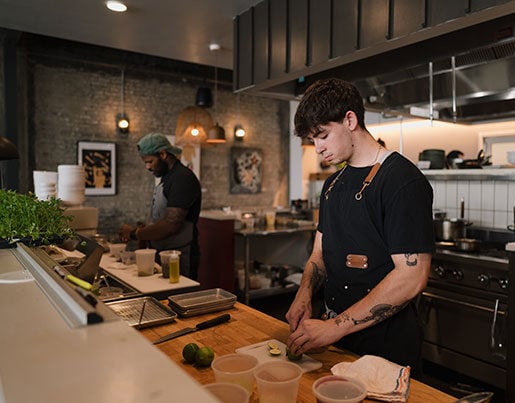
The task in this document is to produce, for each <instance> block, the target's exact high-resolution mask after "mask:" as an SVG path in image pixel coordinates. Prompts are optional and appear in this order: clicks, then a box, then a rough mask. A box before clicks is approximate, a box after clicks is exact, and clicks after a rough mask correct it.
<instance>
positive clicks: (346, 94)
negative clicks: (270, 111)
mask: <svg viewBox="0 0 515 403" xmlns="http://www.w3.org/2000/svg"><path fill="white" fill-rule="evenodd" d="M348 111H353V112H354V113H355V114H356V116H357V118H358V124H359V126H360V127H361V128H363V129H365V128H366V127H365V107H364V106H363V98H361V94H360V93H359V91H358V89H357V88H356V87H355V86H354V85H352V84H351V83H349V82H347V81H344V80H340V79H337V78H328V79H325V80H319V81H316V82H314V83H313V84H311V85H310V86H309V87H308V89H307V90H306V92H305V93H304V96H303V97H302V100H301V101H300V104H299V107H298V108H297V113H296V114H295V134H296V135H297V136H299V137H301V138H305V137H307V136H308V135H309V134H310V133H313V134H315V135H317V134H318V133H320V132H321V129H320V126H322V125H326V124H328V123H329V122H338V123H341V122H342V121H343V118H344V117H345V114H346V113H347V112H348Z"/></svg>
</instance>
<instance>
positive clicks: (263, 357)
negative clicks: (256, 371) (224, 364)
mask: <svg viewBox="0 0 515 403" xmlns="http://www.w3.org/2000/svg"><path fill="white" fill-rule="evenodd" d="M268 343H274V344H276V345H277V346H278V347H279V350H281V351H282V354H281V355H278V356H274V355H271V354H270V348H269V347H268ZM236 352H237V353H243V354H250V355H253V356H254V357H256V358H257V359H258V361H259V363H260V364H262V363H264V362H268V361H274V360H279V361H281V360H282V361H289V360H288V357H286V344H284V343H281V342H280V341H278V340H275V339H270V340H266V341H261V342H259V343H256V344H251V345H250V346H245V347H240V348H237V349H236ZM290 362H294V363H295V364H297V365H299V366H300V367H301V368H302V372H309V371H314V370H316V369H319V368H321V367H322V363H321V362H320V361H317V360H315V359H313V358H311V357H310V356H308V355H306V354H303V355H302V358H301V359H300V360H299V361H290Z"/></svg>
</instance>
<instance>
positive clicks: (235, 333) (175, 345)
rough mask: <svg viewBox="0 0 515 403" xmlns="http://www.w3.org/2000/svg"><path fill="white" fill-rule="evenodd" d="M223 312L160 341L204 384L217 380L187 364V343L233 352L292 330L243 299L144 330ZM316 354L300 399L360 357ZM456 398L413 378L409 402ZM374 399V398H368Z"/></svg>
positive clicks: (154, 332)
mask: <svg viewBox="0 0 515 403" xmlns="http://www.w3.org/2000/svg"><path fill="white" fill-rule="evenodd" d="M222 313H229V314H230V315H231V320H230V321H229V322H228V323H224V324H221V325H218V326H215V327H212V328H209V329H205V330H201V331H198V332H193V333H190V334H187V335H184V336H181V337H180V338H177V339H174V340H170V341H167V342H164V343H161V344H158V345H156V347H157V348H159V349H160V350H161V351H162V352H163V353H164V354H166V355H167V356H168V357H170V358H171V359H172V360H173V361H175V362H176V363H177V364H179V365H180V367H181V368H182V369H184V370H185V371H186V372H187V373H188V374H189V375H191V376H192V377H193V378H194V379H196V380H197V381H198V382H200V383H201V384H207V383H211V382H214V381H215V377H214V374H213V371H212V370H211V368H209V367H207V368H199V367H194V366H192V365H189V364H186V363H185V362H184V361H183V359H182V349H183V347H184V346H185V345H186V344H187V343H192V342H195V343H197V344H198V345H199V346H201V347H202V346H209V347H211V348H213V350H214V352H215V356H220V355H225V354H229V353H233V352H234V351H235V349H237V348H240V347H244V346H247V345H251V344H254V343H258V342H261V341H265V340H269V339H276V340H279V341H282V342H286V339H287V338H288V335H289V333H290V331H289V327H288V325H287V323H285V322H282V321H280V320H278V319H275V318H273V317H271V316H268V315H266V314H264V313H261V312H259V311H257V310H255V309H253V308H251V307H248V306H246V305H244V304H241V303H236V304H235V306H234V308H233V309H230V310H227V311H221V312H216V313H210V314H205V315H201V316H195V317H191V318H177V320H176V322H174V323H170V324H166V325H163V326H156V327H152V328H148V329H142V330H141V333H142V334H143V335H144V336H145V337H146V338H147V339H149V340H156V339H157V338H159V337H161V336H164V335H166V334H168V333H170V332H173V331H176V330H180V329H182V328H185V327H194V326H195V325H196V324H197V323H199V322H202V321H204V320H207V319H211V318H213V317H215V316H218V315H220V314H222ZM309 355H310V356H311V357H312V358H314V359H316V360H318V361H321V362H322V363H323V366H322V368H320V369H319V370H316V371H312V372H307V373H305V374H304V375H303V376H302V378H301V382H300V386H299V393H298V396H297V402H309V403H313V402H315V398H314V396H313V394H312V391H311V386H312V384H313V382H314V381H315V380H316V379H318V378H320V377H321V376H324V375H329V374H330V373H331V367H332V366H333V365H335V364H336V363H338V362H341V361H352V360H355V359H356V358H357V357H356V356H355V355H352V354H350V353H348V352H345V351H343V350H339V349H336V348H334V347H330V348H329V349H327V350H326V351H324V352H323V353H320V354H309ZM455 400H456V399H455V398H454V397H452V396H450V395H447V394H445V393H443V392H441V391H439V390H437V389H434V388H432V387H430V386H428V385H425V384H423V383H421V382H418V381H416V380H414V379H412V380H411V385H410V393H409V398H408V403H425V402H432V403H439V402H441V403H450V402H454V401H455ZM365 401H367V402H368V401H370V402H372V400H365ZM251 402H258V398H257V393H256V391H254V393H253V395H252V397H251Z"/></svg>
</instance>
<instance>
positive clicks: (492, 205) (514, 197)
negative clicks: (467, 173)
mask: <svg viewBox="0 0 515 403" xmlns="http://www.w3.org/2000/svg"><path fill="white" fill-rule="evenodd" d="M430 183H431V186H432V187H433V191H434V202H433V208H434V209H438V210H441V211H445V212H447V217H449V218H453V217H459V214H460V200H461V198H463V199H464V200H465V219H466V220H467V221H470V222H472V224H473V225H474V226H478V227H487V228H499V229H506V227H507V226H508V225H513V220H514V217H513V215H514V213H513V208H514V206H515V181H507V180H440V179H430Z"/></svg>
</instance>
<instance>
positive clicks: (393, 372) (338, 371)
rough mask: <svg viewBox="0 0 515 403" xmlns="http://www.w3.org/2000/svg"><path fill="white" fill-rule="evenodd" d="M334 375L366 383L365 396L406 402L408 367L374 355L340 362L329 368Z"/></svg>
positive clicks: (408, 378) (386, 400)
mask: <svg viewBox="0 0 515 403" xmlns="http://www.w3.org/2000/svg"><path fill="white" fill-rule="evenodd" d="M331 372H332V373H333V374H334V375H340V376H349V377H354V378H357V379H359V380H361V381H362V382H364V383H365V385H367V397H368V398H370V399H376V400H382V401H385V402H406V400H407V398H408V394H409V380H410V367H403V366H401V365H397V364H395V363H393V362H391V361H388V360H386V359H384V358H381V357H377V356H375V355H364V356H363V357H361V358H359V359H358V360H356V361H354V362H340V363H338V364H336V365H334V366H333V367H332V368H331Z"/></svg>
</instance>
